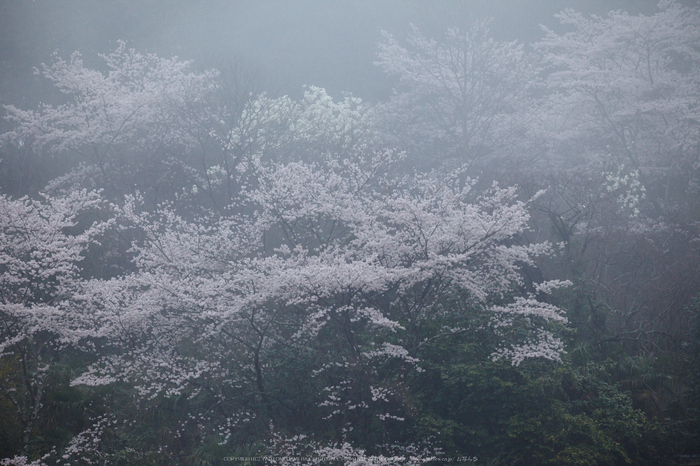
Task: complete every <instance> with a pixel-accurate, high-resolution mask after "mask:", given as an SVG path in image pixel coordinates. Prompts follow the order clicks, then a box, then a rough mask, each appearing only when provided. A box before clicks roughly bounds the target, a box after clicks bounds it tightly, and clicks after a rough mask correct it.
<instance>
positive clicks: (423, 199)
mask: <svg viewBox="0 0 700 466" xmlns="http://www.w3.org/2000/svg"><path fill="white" fill-rule="evenodd" d="M398 158H400V157H398V156H397V155H395V154H394V153H392V152H378V153H372V152H370V153H367V154H359V155H357V156H355V157H354V158H346V159H334V158H332V157H325V158H323V159H320V160H317V161H315V162H303V161H292V162H287V163H278V162H265V161H257V162H255V163H254V164H252V165H251V166H250V167H249V169H250V170H253V171H254V172H255V173H256V180H257V183H256V185H255V186H251V187H250V188H248V190H247V191H245V199H246V200H247V202H248V204H249V206H250V209H248V210H247V211H248V212H249V213H248V214H245V213H240V214H237V215H235V216H232V217H218V218H202V219H199V220H198V221H188V220H186V219H184V218H182V217H180V216H178V215H177V214H176V213H175V212H173V211H172V210H171V209H169V208H167V207H164V208H162V209H161V210H159V211H158V212H153V213H149V212H147V211H143V209H142V208H141V207H140V205H139V204H140V202H139V200H138V199H137V198H130V199H129V200H128V202H127V203H126V205H124V206H123V207H122V208H120V210H119V217H120V218H121V219H123V220H124V221H127V222H128V223H129V224H130V225H132V226H133V227H134V228H138V229H139V230H140V231H141V232H142V234H143V236H144V241H143V242H139V243H135V244H134V249H133V251H134V254H135V265H136V267H137V269H138V270H137V272H134V273H132V274H127V275H123V276H120V277H116V278H113V279H111V280H92V281H90V282H88V283H86V284H85V286H84V288H83V291H82V292H81V293H80V294H77V295H74V300H73V305H74V306H75V308H76V309H80V311H79V313H78V315H80V316H83V317H79V318H77V319H76V320H77V321H78V322H80V325H82V326H84V327H82V331H83V332H85V334H86V335H88V334H90V335H94V336H95V337H99V338H101V339H103V340H102V341H103V343H101V344H102V345H105V346H102V348H103V349H102V351H101V354H102V356H101V357H100V358H99V360H98V361H97V362H95V363H94V364H93V365H91V366H90V368H89V369H88V370H87V371H86V372H85V373H84V374H82V375H81V376H80V377H78V378H77V379H76V380H74V382H73V384H74V385H88V386H99V385H105V384H111V383H130V384H133V385H134V389H135V390H136V393H138V394H139V395H140V397H142V398H143V399H144V400H150V399H155V398H158V397H166V398H167V397H186V398H188V399H193V398H197V397H200V398H206V399H208V400H209V401H208V403H209V406H210V409H209V410H207V414H206V416H208V418H207V419H209V423H208V424H209V425H211V423H212V420H214V419H217V420H219V424H220V425H223V426H224V427H222V429H223V431H221V432H219V434H220V435H222V436H223V438H224V439H227V438H230V437H231V436H234V435H236V431H237V427H236V426H238V425H240V423H241V422H243V420H244V419H247V420H248V421H249V422H250V420H251V419H254V421H253V422H254V423H256V424H257V425H259V426H260V428H261V429H264V430H267V429H268V424H267V423H268V422H270V421H271V422H272V423H273V424H274V425H277V426H279V427H280V428H281V429H283V431H282V434H280V435H286V433H287V431H286V429H289V428H290V426H292V425H294V423H299V422H302V420H303V419H306V421H304V422H306V423H309V424H307V425H312V424H313V425H315V424H318V423H319V422H320V423H322V424H325V425H326V427H327V429H329V431H330V432H333V437H332V438H331V440H332V441H333V442H345V441H347V442H355V443H359V444H362V441H363V439H362V436H361V434H359V429H358V428H359V426H360V425H367V424H368V423H369V424H372V425H374V426H375V428H376V429H379V430H385V431H387V429H389V430H391V426H393V425H396V424H397V423H398V424H399V425H400V424H401V423H403V422H407V420H409V419H410V409H409V408H408V405H407V403H408V400H407V398H406V396H407V393H408V392H410V386H409V385H408V382H407V379H405V378H404V377H405V376H406V377H408V376H409V375H410V374H411V373H420V371H421V370H422V368H421V366H420V364H421V346H422V342H424V341H426V340H431V339H437V338H444V337H446V336H453V335H459V334H460V333H464V332H471V331H476V328H470V327H469V326H468V325H476V324H475V323H474V322H475V319H473V316H475V315H480V316H485V318H484V319H482V321H481V324H480V325H481V326H483V328H486V329H487V331H489V332H491V333H492V334H493V335H494V339H495V340H496V341H498V342H499V343H498V344H496V345H495V346H494V347H493V348H492V350H491V353H490V354H491V357H492V358H493V359H500V358H506V359H508V360H510V361H512V363H513V364H514V365H517V364H520V363H521V362H522V361H523V360H525V359H528V358H545V359H549V360H554V361H559V360H560V356H561V354H562V352H563V344H562V342H561V341H560V340H559V339H558V338H557V337H556V328H557V326H558V325H561V324H563V323H565V322H566V319H565V317H564V316H563V313H562V311H561V310H560V309H558V308H557V307H555V306H553V305H551V304H548V303H546V302H544V301H539V300H537V299H536V295H537V294H538V293H540V294H542V293H546V292H548V291H549V290H551V289H552V288H556V287H559V286H561V285H565V284H566V283H560V282H548V283H545V284H539V285H536V284H530V283H526V281H525V280H524V279H523V277H522V275H521V271H520V269H521V267H522V266H524V265H528V264H529V265H531V264H532V260H533V257H534V256H536V255H539V254H544V253H547V252H548V250H549V249H550V248H549V246H548V245H546V244H537V245H521V244H518V241H517V237H518V235H519V234H521V233H522V232H523V230H524V229H525V228H526V225H527V222H528V219H529V215H528V213H527V202H523V201H519V200H517V196H516V193H515V190H514V189H512V188H509V189H503V188H499V187H498V186H494V187H493V188H492V189H491V190H490V191H489V192H487V193H485V194H483V195H481V196H474V195H472V194H471V193H470V189H471V185H470V183H468V182H467V183H465V182H464V179H463V177H462V176H460V173H461V172H457V173H453V174H452V175H451V176H449V177H448V178H446V179H444V178H438V177H435V176H430V175H425V176H418V177H416V178H406V179H394V178H391V177H390V176H389V175H388V173H387V167H388V166H390V165H392V164H395V163H396V161H397V159H398ZM470 196H471V197H470ZM242 211H243V212H245V211H246V209H243V210H242ZM528 287H529V288H528ZM528 289H529V290H530V291H527V290H528ZM513 293H515V294H516V297H515V298H513ZM390 374H393V375H390ZM292 379H300V380H303V381H304V382H303V383H304V384H305V391H304V392H303V393H301V394H300V393H298V392H294V393H295V395H294V396H293V397H290V396H287V395H288V393H289V391H290V390H291V387H290V386H289V380H292ZM402 379H403V380H402ZM309 410H310V412H308V411H309ZM309 418H311V419H309ZM183 422H184V424H183V425H182V426H181V428H180V429H181V430H178V432H177V433H176V435H183V433H185V432H188V431H189V432H191V431H192V429H194V430H196V429H200V430H201V429H205V427H204V425H205V424H207V422H203V421H202V420H201V419H200V418H198V417H197V416H194V417H193V418H192V419H191V420H186V421H183ZM198 422H199V424H198ZM302 425H304V423H303V422H302ZM198 426H199V427H198ZM354 429H358V430H354ZM205 430H206V429H205ZM273 432H274V431H273ZM203 433H206V432H201V433H200V435H203ZM267 435H270V434H269V432H268V434H267ZM339 448H340V449H341V450H342V448H344V447H339ZM416 448H422V447H420V446H416ZM329 451H330V450H329ZM404 453H405V452H404ZM381 454H388V450H387V451H383V453H381Z"/></svg>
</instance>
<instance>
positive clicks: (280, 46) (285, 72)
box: [0, 0, 698, 101]
mask: <svg viewBox="0 0 700 466" xmlns="http://www.w3.org/2000/svg"><path fill="white" fill-rule="evenodd" d="M684 3H693V4H697V3H698V2H697V1H691V2H687V1H686V2H684ZM655 5H656V0H578V1H575V0H325V1H322V0H199V1H195V0H169V1H163V0H158V1H156V0H129V1H127V0H111V1H108V0H35V1H31V0H0V79H1V80H2V81H0V91H1V90H4V91H5V93H6V94H8V93H10V92H12V90H13V89H15V88H16V87H17V85H18V82H17V81H21V80H23V79H26V76H30V73H31V69H32V67H33V66H36V65H38V64H39V63H41V62H42V61H49V60H50V54H51V53H52V52H53V51H56V50H58V51H59V53H60V54H61V55H62V56H68V55H69V54H70V52H72V51H74V50H80V51H81V52H82V53H83V55H84V58H85V61H86V62H87V63H91V62H92V63H95V64H97V63H99V62H98V60H97V59H96V56H97V54H98V53H102V52H106V51H108V50H110V49H113V48H114V47H115V44H116V41H117V40H119V39H123V40H126V41H128V42H129V44H130V45H131V46H133V47H135V48H137V49H139V50H148V51H152V52H155V53H158V54H160V55H164V56H171V55H173V54H176V55H178V56H180V57H182V58H187V59H194V60H195V62H197V63H200V64H203V65H209V64H215V63H223V62H226V61H240V60H244V61H246V62H248V63H253V64H255V66H257V67H260V68H261V69H262V70H263V72H264V73H266V74H268V75H271V76H273V77H274V79H275V80H276V81H277V82H280V83H282V85H283V86H284V88H285V90H286V91H291V92H294V90H295V89H300V88H301V86H302V85H303V84H312V85H318V86H321V87H326V88H327V89H328V90H329V91H330V92H331V93H332V94H334V95H337V94H339V93H340V92H342V91H351V92H353V93H354V94H356V95H359V96H361V97H364V98H369V99H371V98H373V96H380V95H381V94H382V93H385V92H386V91H387V84H386V82H385V81H384V80H383V79H382V76H381V73H380V72H379V70H377V69H376V67H374V66H373V62H374V60H375V54H376V45H377V42H378V41H379V40H381V34H380V31H381V30H382V29H384V30H387V31H389V32H391V33H392V34H394V35H396V36H397V37H399V38H400V37H402V36H403V35H405V33H406V31H407V29H408V27H409V24H411V23H413V24H415V25H416V26H418V27H419V28H420V29H421V30H422V31H424V33H425V34H426V35H430V36H438V35H439V34H440V33H441V31H443V30H444V29H445V27H446V26H447V25H460V24H468V23H469V22H470V21H471V20H472V19H473V18H477V17H483V16H491V17H493V18H494V21H493V24H492V30H493V33H494V35H495V36H496V37H498V38H502V39H508V40H513V39H519V40H521V41H523V42H532V41H534V40H537V39H538V38H539V37H541V31H540V27H539V24H540V23H544V24H546V25H547V26H549V27H555V26H556V25H557V21H556V19H555V18H554V16H553V15H554V14H555V13H556V12H558V11H561V10H562V9H564V8H567V7H571V8H574V9H576V10H579V11H582V12H584V13H587V14H588V13H598V14H605V13H606V12H607V11H609V10H611V9H623V10H627V11H629V12H630V13H637V12H645V13H651V12H653V11H654V10H655V8H656V7H655ZM0 100H3V101H8V100H9V101H11V100H13V99H12V96H8V95H5V96H0Z"/></svg>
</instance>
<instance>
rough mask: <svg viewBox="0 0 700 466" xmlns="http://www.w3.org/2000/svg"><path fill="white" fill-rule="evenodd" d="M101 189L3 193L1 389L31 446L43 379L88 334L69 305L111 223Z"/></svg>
mask: <svg viewBox="0 0 700 466" xmlns="http://www.w3.org/2000/svg"><path fill="white" fill-rule="evenodd" d="M102 208H103V201H102V199H101V198H100V196H99V194H98V193H95V192H90V193H89V192H87V191H76V192H74V193H72V194H70V195H69V196H66V197H45V198H44V200H43V201H38V200H30V199H28V198H21V199H17V200H12V199H9V198H7V197H6V196H1V197H0V232H2V234H0V322H1V323H2V327H1V328H2V330H0V361H1V362H2V364H3V365H7V366H9V367H10V368H11V370H10V371H9V372H8V371H3V383H2V391H0V396H2V397H3V398H5V399H7V400H10V402H11V403H12V406H14V408H15V411H16V415H17V416H18V418H19V419H20V420H21V423H22V428H23V438H22V443H23V445H24V446H25V453H26V448H28V445H29V441H30V440H31V439H32V435H33V429H34V427H35V423H36V422H37V420H38V419H39V417H40V414H41V410H42V406H43V401H44V400H43V396H44V392H45V390H46V386H45V382H46V378H47V376H48V375H49V372H50V370H51V367H52V364H54V363H55V362H56V359H57V354H58V352H59V351H61V350H62V349H64V348H66V347H67V346H68V345H71V344H74V343H77V342H78V341H79V340H80V339H82V338H83V337H87V336H89V335H86V334H83V333H82V331H81V330H80V328H81V327H83V324H80V323H78V322H76V320H75V318H74V315H73V314H72V308H71V305H70V301H71V297H72V295H73V293H74V292H75V290H76V289H77V288H78V286H79V283H80V281H81V277H80V266H79V264H80V262H81V261H82V260H83V258H84V255H85V253H86V251H87V250H88V248H89V247H90V245H91V244H93V243H94V242H95V241H96V238H97V237H98V236H99V235H100V234H101V233H103V232H104V231H105V229H106V228H107V227H108V225H109V222H104V221H100V220H99V219H98V217H96V216H95V214H96V213H97V212H98V211H99V210H100V209H102Z"/></svg>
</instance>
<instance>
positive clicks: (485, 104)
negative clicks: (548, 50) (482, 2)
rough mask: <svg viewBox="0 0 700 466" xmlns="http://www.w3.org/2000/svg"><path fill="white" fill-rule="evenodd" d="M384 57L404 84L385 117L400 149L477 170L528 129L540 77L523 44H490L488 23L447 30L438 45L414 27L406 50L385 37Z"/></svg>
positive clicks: (387, 70)
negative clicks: (531, 91)
mask: <svg viewBox="0 0 700 466" xmlns="http://www.w3.org/2000/svg"><path fill="white" fill-rule="evenodd" d="M378 56H379V60H378V61H377V65H378V66H380V67H381V68H382V69H383V70H384V72H385V73H387V74H388V75H391V76H396V77H397V78H398V81H399V83H398V89H397V92H396V94H395V96H394V97H393V98H392V99H391V101H390V102H389V103H388V104H387V105H385V106H384V108H383V112H382V113H383V114H384V115H385V117H384V119H383V120H384V126H385V127H386V128H387V131H388V132H389V134H392V135H393V136H394V138H393V140H394V141H395V143H396V144H397V145H398V146H399V147H406V148H409V149H412V150H414V151H415V150H417V151H418V152H420V153H421V154H422V156H423V157H434V156H435V152H438V153H441V154H443V155H442V157H455V158H457V164H463V163H468V162H474V161H476V160H479V159H480V158H483V157H485V156H487V155H490V154H493V153H494V152H496V153H498V152H499V151H501V150H503V149H504V148H506V147H508V144H507V142H508V141H510V140H511V139H510V137H512V136H513V135H515V134H517V133H518V132H520V131H521V130H522V125H523V123H524V122H526V121H527V118H528V117H527V115H526V114H525V113H523V112H526V110H527V109H528V107H531V105H530V101H529V92H528V86H529V85H530V84H533V83H534V78H535V74H536V71H537V70H536V68H535V67H534V66H533V65H532V64H531V62H530V60H529V58H528V56H527V54H526V53H525V50H524V49H523V45H522V44H518V43H517V42H499V41H496V40H494V39H493V38H491V37H489V30H488V21H486V20H484V21H477V22H475V23H474V24H473V25H472V26H470V27H469V28H467V29H465V30H460V29H457V28H451V29H448V30H447V32H446V34H445V37H444V38H443V39H442V40H441V41H439V42H438V41H437V40H435V39H429V38H427V37H425V36H424V35H423V34H421V32H420V31H419V30H418V29H417V28H415V27H414V28H413V32H412V34H411V35H410V36H409V38H408V39H407V45H406V46H403V45H401V44H400V43H399V41H397V40H396V39H394V38H393V37H392V36H391V35H389V34H387V33H385V42H383V43H381V44H380V46H379V53H378ZM521 146H522V144H521Z"/></svg>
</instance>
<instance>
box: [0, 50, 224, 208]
mask: <svg viewBox="0 0 700 466" xmlns="http://www.w3.org/2000/svg"><path fill="white" fill-rule="evenodd" d="M100 57H101V58H102V60H103V61H104V66H105V67H106V69H107V71H106V72H104V71H100V70H98V69H91V68H88V67H86V66H85V65H84V63H83V59H82V56H81V55H80V53H78V52H74V53H73V54H72V55H71V56H70V59H69V60H67V61H66V60H64V59H62V58H60V57H58V56H56V57H55V60H54V62H53V63H52V64H50V65H42V68H41V70H37V71H36V73H37V74H39V75H41V76H43V77H44V78H45V79H47V80H49V81H51V82H52V83H53V84H54V86H55V88H56V90H58V91H59V92H60V94H61V98H60V99H59V102H58V103H57V104H55V105H50V104H48V103H45V104H42V105H41V106H40V107H39V108H38V109H36V110H22V109H19V108H16V107H14V106H11V105H9V106H5V109H6V111H7V114H8V118H9V119H10V120H11V121H12V122H14V124H15V126H14V128H13V130H12V131H10V132H8V133H6V134H5V135H4V138H5V139H6V140H8V141H10V142H13V143H16V144H24V145H30V144H31V145H33V146H34V147H35V148H37V149H39V148H46V149H48V150H50V151H51V152H52V153H53V154H55V155H56V156H61V157H64V158H66V157H68V155H69V154H78V156H79V162H81V163H80V165H79V166H78V167H77V168H73V167H70V168H73V170H72V171H70V172H69V174H68V175H66V176H65V177H63V178H61V179H59V180H55V181H54V185H56V186H57V187H63V188H65V189H68V190H70V189H72V188H74V187H78V188H85V187H88V188H92V187H95V186H99V187H102V188H105V189H107V188H108V189H109V191H110V195H119V194H121V195H123V194H125V193H129V192H133V191H134V189H135V188H137V189H140V190H141V191H143V192H148V193H149V195H153V196H154V199H155V201H156V202H158V201H159V200H160V199H162V195H161V196H158V190H161V191H162V190H165V191H167V190H168V184H169V180H170V179H173V180H172V181H174V180H177V181H175V182H176V183H177V184H182V181H181V179H179V178H178V176H180V175H181V173H180V171H181V169H180V167H179V166H178V160H177V158H175V157H174V156H173V155H171V154H172V153H174V152H178V151H182V150H186V151H187V150H190V151H191V150H194V149H196V148H197V147H198V146H201V143H202V140H201V138H202V134H201V132H202V131H201V129H202V128H201V127H200V125H198V124H197V120H202V119H208V118H209V117H208V116H206V115H207V112H211V110H207V109H206V108H205V107H206V106H205V103H206V100H205V97H206V96H207V94H209V93H211V92H212V91H213V90H214V88H215V77H216V73H215V72H214V71H205V72H202V73H197V72H192V71H189V68H190V66H191V63H190V62H187V61H180V60H178V59H177V58H176V57H174V58H171V59H163V58H160V57H158V56H156V55H154V54H142V53H140V52H137V51H136V50H134V49H129V48H127V47H126V44H125V43H124V42H120V43H119V46H118V47H117V49H116V50H114V51H112V52H110V53H108V54H103V55H100ZM211 130H212V128H211V127H208V128H207V130H206V132H207V134H208V133H209V132H210V131H211ZM66 160H67V161H70V160H71V159H70V158H66ZM68 163H69V165H70V163H71V162H68ZM170 188H171V189H173V186H170Z"/></svg>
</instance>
